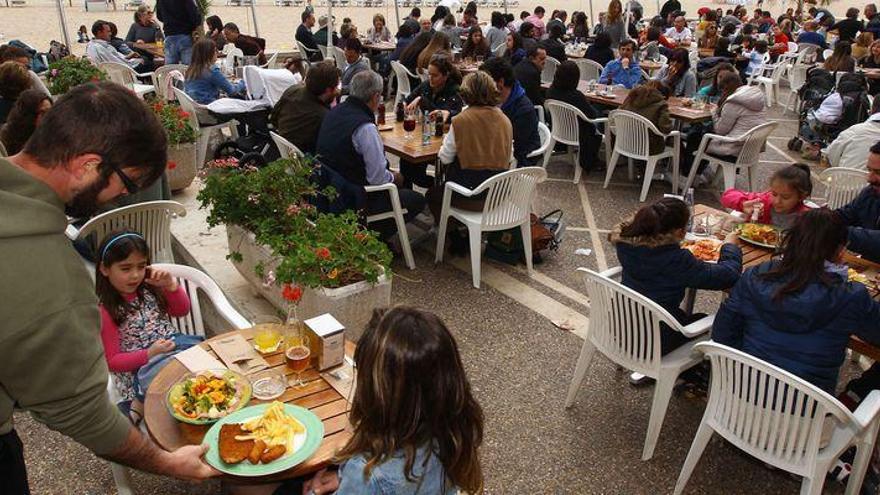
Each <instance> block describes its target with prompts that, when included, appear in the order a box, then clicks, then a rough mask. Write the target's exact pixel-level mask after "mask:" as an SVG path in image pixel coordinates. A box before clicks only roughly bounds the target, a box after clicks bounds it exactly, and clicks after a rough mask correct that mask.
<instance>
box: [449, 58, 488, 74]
mask: <svg viewBox="0 0 880 495" xmlns="http://www.w3.org/2000/svg"><path fill="white" fill-rule="evenodd" d="M454 65H455V68H457V69H458V71H459V72H461V73H462V74H472V73H474V72H477V71H478V70H480V65H482V62H480V63H477V62H465V61H461V62H456V63H455V64H454Z"/></svg>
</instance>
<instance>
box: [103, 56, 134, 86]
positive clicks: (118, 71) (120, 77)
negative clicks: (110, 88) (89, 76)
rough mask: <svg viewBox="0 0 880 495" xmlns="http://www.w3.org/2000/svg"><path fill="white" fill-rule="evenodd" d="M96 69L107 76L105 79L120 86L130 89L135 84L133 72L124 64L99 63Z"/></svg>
mask: <svg viewBox="0 0 880 495" xmlns="http://www.w3.org/2000/svg"><path fill="white" fill-rule="evenodd" d="M98 68H99V69H101V70H102V71H104V73H105V74H107V78H108V79H110V81H111V82H114V83H116V84H120V85H122V86H125V87H127V88H129V89H131V88H132V87H133V86H134V83H135V82H136V81H135V72H134V71H133V70H132V69H131V67H129V66H127V65H125V64H120V63H118V62H100V63H99V64H98Z"/></svg>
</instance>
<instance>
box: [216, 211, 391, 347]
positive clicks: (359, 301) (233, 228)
mask: <svg viewBox="0 0 880 495" xmlns="http://www.w3.org/2000/svg"><path fill="white" fill-rule="evenodd" d="M226 236H227V241H228V243H229V244H228V246H229V247H228V249H229V252H230V253H232V252H237V253H240V254H241V261H240V262H236V261H233V262H232V264H233V265H235V269H236V270H238V273H240V274H241V275H242V276H243V277H244V278H245V279H247V281H248V282H250V284H251V285H252V286H253V288H254V290H256V291H257V292H258V293H259V294H260V295H262V296H263V297H265V298H266V300H268V301H269V302H270V303H271V304H272V306H274V307H276V308H278V309H279V310H281V311H284V312H286V311H287V301H286V300H285V299H284V297H282V296H281V287H279V286H277V285H274V284H273V285H270V286H268V287H266V286H265V285H264V281H263V280H262V279H261V278H260V277H259V276H257V274H256V273H255V272H254V268H255V267H256V266H257V264H258V263H262V265H263V267H264V269H265V270H266V272H267V273H268V271H269V270H274V269H275V268H276V267H277V266H278V265H279V264H280V263H281V261H280V260H279V259H278V258H277V257H276V256H274V255H273V253H272V250H271V249H270V248H269V247H268V246H263V245H260V244H257V242H256V240H255V239H254V234H253V233H251V232H248V231H247V230H245V229H243V228H241V227H239V226H237V225H226ZM390 304H391V279H390V278H388V277H386V276H385V275H382V276H381V277H380V278H379V281H378V282H377V283H376V284H371V283H369V282H367V281H363V282H357V283H354V284H351V285H346V286H345V287H339V288H336V289H325V288H321V289H307V288H303V297H302V300H301V301H300V303H299V307H298V309H297V314H298V316H299V317H300V318H302V319H304V320H305V319H308V318H312V317H314V316H318V315H321V314H324V313H330V314H332V315H333V316H334V317H335V318H336V319H337V320H339V322H340V323H342V324H343V325H345V328H346V330H345V331H346V333H345V335H346V338H348V339H351V340H354V341H357V340H358V339H359V338H360V336H361V334H362V333H363V331H364V327H365V326H366V324H367V323H368V322H369V321H370V317H371V316H372V314H373V309H375V308H379V307H385V306H389V305H390Z"/></svg>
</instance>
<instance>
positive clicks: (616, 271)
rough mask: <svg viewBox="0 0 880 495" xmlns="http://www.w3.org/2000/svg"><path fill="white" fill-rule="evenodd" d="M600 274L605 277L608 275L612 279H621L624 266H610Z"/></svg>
mask: <svg viewBox="0 0 880 495" xmlns="http://www.w3.org/2000/svg"><path fill="white" fill-rule="evenodd" d="M599 275H602V276H603V277H608V278H610V279H619V278H620V276H621V275H623V267H622V266H615V267H614V268H609V269H607V270H605V271H604V272H601V273H600V274H599Z"/></svg>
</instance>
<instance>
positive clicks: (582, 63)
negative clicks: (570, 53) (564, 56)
mask: <svg viewBox="0 0 880 495" xmlns="http://www.w3.org/2000/svg"><path fill="white" fill-rule="evenodd" d="M574 63H576V64H577V66H578V70H579V71H580V73H581V76H580V80H581V81H598V80H599V76H600V75H602V70H603V69H604V67H602V64H600V63H599V62H596V61H595V60H590V59H588V58H578V59H575V61H574Z"/></svg>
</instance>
